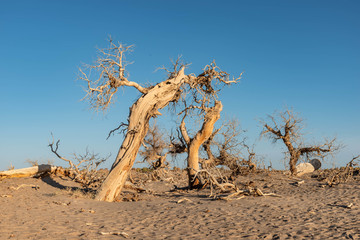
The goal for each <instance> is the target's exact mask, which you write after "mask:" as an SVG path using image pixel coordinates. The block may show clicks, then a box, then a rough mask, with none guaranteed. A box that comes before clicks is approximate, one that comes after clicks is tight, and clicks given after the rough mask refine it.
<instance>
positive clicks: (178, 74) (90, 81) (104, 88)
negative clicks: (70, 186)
mask: <svg viewBox="0 0 360 240" xmlns="http://www.w3.org/2000/svg"><path fill="white" fill-rule="evenodd" d="M131 47H132V46H124V45H122V44H120V43H118V44H115V43H114V42H113V41H111V40H110V46H109V48H106V49H100V50H99V51H100V56H99V57H98V59H97V61H96V63H95V64H94V65H88V66H87V68H88V70H89V73H86V71H85V70H82V69H80V72H81V77H80V78H81V79H83V80H84V81H86V82H87V95H86V97H85V99H87V100H89V102H90V104H91V106H92V107H93V108H95V109H100V110H105V109H107V108H108V107H109V105H110V103H111V102H112V99H113V96H114V94H115V93H116V92H117V91H118V89H119V88H120V87H134V88H135V89H137V90H138V91H139V92H140V93H141V96H140V97H139V98H138V100H137V101H136V102H135V103H134V104H133V105H132V106H131V108H130V113H129V117H128V124H127V130H126V134H125V139H124V141H123V143H122V145H121V147H120V150H119V152H118V154H117V157H116V159H115V162H114V164H113V165H112V167H111V169H110V172H109V175H108V176H107V177H106V179H105V181H104V182H103V184H102V186H101V187H100V189H99V190H98V192H97V194H96V197H95V199H97V200H100V201H114V199H115V198H116V197H117V195H118V194H119V193H120V192H121V190H122V187H123V186H124V183H125V181H126V179H127V176H128V173H129V171H130V170H131V168H132V166H133V164H134V161H135V158H136V155H137V153H138V151H139V148H140V146H141V143H142V141H143V139H144V137H145V135H146V133H147V131H148V128H149V120H150V119H151V118H152V117H156V116H157V115H160V113H159V111H158V110H159V109H162V108H164V107H166V106H167V105H168V104H169V103H171V102H175V103H176V102H177V101H178V100H179V98H180V97H181V95H182V94H183V92H184V91H186V89H187V88H186V87H185V86H187V87H188V88H190V89H196V90H197V91H200V92H202V93H203V95H205V96H207V95H212V96H214V95H216V92H215V90H214V87H213V84H214V83H218V82H222V83H225V84H231V83H234V82H237V81H238V79H229V74H227V73H226V72H223V71H221V70H220V69H219V68H218V67H217V66H216V64H215V62H213V63H211V64H210V65H207V66H206V67H205V68H204V69H203V72H202V73H201V74H199V75H195V74H189V75H185V66H184V65H175V66H174V70H173V71H171V72H170V74H169V77H168V79H166V80H165V81H162V82H160V83H158V84H156V85H153V86H150V87H142V86H141V85H140V84H139V83H137V82H133V81H129V79H128V76H127V75H126V71H125V70H126V69H125V67H126V62H125V54H126V52H128V51H130V50H131ZM93 72H95V77H93V76H91V73H93ZM213 82H214V83H213Z"/></svg>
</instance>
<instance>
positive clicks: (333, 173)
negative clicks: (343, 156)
mask: <svg viewBox="0 0 360 240" xmlns="http://www.w3.org/2000/svg"><path fill="white" fill-rule="evenodd" d="M359 158H360V155H358V156H356V157H353V158H352V159H351V160H350V161H349V162H348V163H347V164H346V166H345V167H341V168H338V169H331V170H328V171H326V172H325V173H323V174H321V176H320V177H318V178H322V179H325V181H326V183H327V185H328V186H330V187H332V186H335V185H338V184H341V183H346V182H348V181H349V180H350V179H351V178H352V177H353V176H354V169H355V167H356V166H359V164H358V163H356V161H357V160H358V159H359Z"/></svg>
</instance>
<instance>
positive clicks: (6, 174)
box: [0, 164, 62, 179]
mask: <svg viewBox="0 0 360 240" xmlns="http://www.w3.org/2000/svg"><path fill="white" fill-rule="evenodd" d="M59 169H62V168H60V167H56V166H52V165H48V164H42V165H38V166H34V167H29V168H21V169H14V170H8V171H2V172H0V179H3V178H20V177H32V176H34V175H36V174H43V173H47V172H48V173H54V172H56V171H57V170H59Z"/></svg>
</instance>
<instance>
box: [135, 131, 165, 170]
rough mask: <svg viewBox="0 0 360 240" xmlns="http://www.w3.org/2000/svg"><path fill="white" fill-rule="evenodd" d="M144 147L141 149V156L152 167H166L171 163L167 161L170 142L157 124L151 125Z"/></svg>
mask: <svg viewBox="0 0 360 240" xmlns="http://www.w3.org/2000/svg"><path fill="white" fill-rule="evenodd" d="M142 145H143V149H141V150H140V152H139V153H140V156H142V157H143V160H144V161H146V162H148V163H149V165H150V166H151V168H152V169H154V170H157V169H160V168H164V167H166V166H167V165H168V164H169V163H168V162H167V161H166V156H167V154H168V152H167V151H168V150H167V148H168V145H169V144H168V143H167V142H166V141H165V137H164V134H163V133H162V132H161V131H160V130H159V128H158V126H157V125H156V124H154V125H152V126H150V127H149V130H148V133H147V134H146V136H145V138H144V141H143V143H142Z"/></svg>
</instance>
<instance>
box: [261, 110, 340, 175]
mask: <svg viewBox="0 0 360 240" xmlns="http://www.w3.org/2000/svg"><path fill="white" fill-rule="evenodd" d="M268 117H269V119H270V120H271V122H272V123H271V124H268V123H266V122H264V121H262V125H263V127H264V129H263V131H262V132H261V136H266V137H268V138H269V139H271V140H273V142H274V143H275V142H277V141H279V140H281V141H282V142H283V143H284V144H285V146H286V148H287V150H288V154H289V155H290V158H289V166H290V171H291V174H292V175H296V164H297V162H298V161H299V159H300V158H301V157H306V158H307V159H309V158H310V157H313V156H317V157H320V158H324V157H326V156H327V155H328V154H332V153H334V151H337V150H339V148H340V147H341V146H340V145H337V144H336V138H333V139H331V140H326V139H325V143H323V144H317V145H305V143H304V142H303V140H302V136H303V134H302V133H301V129H302V128H303V126H302V122H303V120H302V119H301V118H299V117H298V116H297V115H296V114H295V113H294V112H293V111H292V110H288V109H287V110H285V111H283V112H279V113H277V114H274V115H269V116H268Z"/></svg>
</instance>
